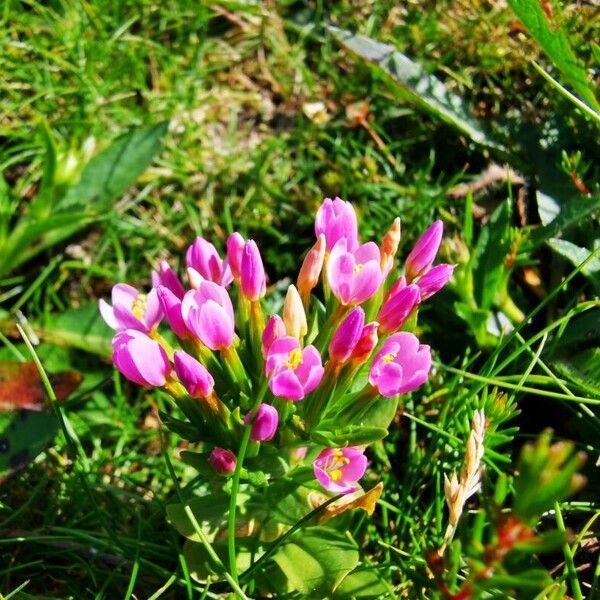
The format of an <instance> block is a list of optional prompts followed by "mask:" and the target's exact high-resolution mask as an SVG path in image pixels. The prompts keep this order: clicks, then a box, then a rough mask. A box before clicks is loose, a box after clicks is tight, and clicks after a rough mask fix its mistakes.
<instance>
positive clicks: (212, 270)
mask: <svg viewBox="0 0 600 600" xmlns="http://www.w3.org/2000/svg"><path fill="white" fill-rule="evenodd" d="M185 263H186V266H188V267H191V268H192V269H195V270H196V271H198V273H200V275H202V277H204V279H208V280H209V281H213V282H214V283H218V284H219V285H222V286H227V285H229V284H230V283H231V282H232V281H233V275H232V274H231V270H230V269H229V267H228V266H227V263H226V262H224V261H223V260H222V259H221V257H220V256H219V253H218V252H217V249H216V248H215V247H214V245H213V244H211V243H210V242H209V241H208V240H205V239H204V238H203V237H197V238H196V239H195V240H194V243H193V244H192V245H191V246H190V247H189V248H188V249H187V252H186V254H185Z"/></svg>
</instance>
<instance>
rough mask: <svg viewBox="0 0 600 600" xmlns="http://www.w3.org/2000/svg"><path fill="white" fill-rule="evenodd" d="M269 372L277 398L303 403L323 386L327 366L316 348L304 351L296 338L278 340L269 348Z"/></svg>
mask: <svg viewBox="0 0 600 600" xmlns="http://www.w3.org/2000/svg"><path fill="white" fill-rule="evenodd" d="M265 371H266V374H267V376H268V377H269V389H270V390H271V392H273V395H274V396H277V397H278V398H285V399H286V400H292V401H294V402H296V401H297V400H302V399H304V397H305V396H306V395H307V394H309V393H310V392H312V391H313V390H314V389H315V388H316V387H317V386H318V385H319V383H321V379H322V378H323V371H324V370H323V364H322V362H321V355H320V354H319V351H318V350H317V349H316V348H315V347H314V346H307V347H306V348H304V350H302V349H301V348H300V342H298V340H297V339H296V338H294V337H291V336H285V337H281V338H279V339H276V340H275V341H274V342H273V343H272V344H271V347H270V348H269V353H268V355H267V361H266V365H265Z"/></svg>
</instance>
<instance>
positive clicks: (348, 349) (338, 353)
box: [329, 306, 365, 363]
mask: <svg viewBox="0 0 600 600" xmlns="http://www.w3.org/2000/svg"><path fill="white" fill-rule="evenodd" d="M364 325H365V311H364V310H363V309H362V308H361V307H360V306H357V307H356V308H353V309H352V310H351V311H350V312H349V313H348V316H347V317H346V318H345V319H344V320H343V321H342V322H341V323H340V326H339V327H338V328H337V330H336V332H335V333H334V334H333V337H332V338H331V342H330V343H329V358H331V360H332V361H334V362H336V363H345V362H346V361H347V360H348V359H349V358H350V355H351V354H352V352H353V351H354V348H355V347H356V344H358V341H359V340H360V338H361V336H362V332H363V327H364Z"/></svg>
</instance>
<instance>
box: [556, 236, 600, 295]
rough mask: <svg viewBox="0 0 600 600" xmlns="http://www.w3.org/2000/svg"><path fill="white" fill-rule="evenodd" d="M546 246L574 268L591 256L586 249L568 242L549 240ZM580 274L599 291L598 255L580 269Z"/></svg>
mask: <svg viewBox="0 0 600 600" xmlns="http://www.w3.org/2000/svg"><path fill="white" fill-rule="evenodd" d="M548 246H550V248H552V250H554V251H555V252H556V253H557V254H560V256H562V257H563V258H566V259H567V260H568V261H569V262H570V263H571V264H572V265H573V266H575V267H578V266H579V265H580V264H581V263H582V262H584V261H585V260H587V259H588V258H589V257H590V255H591V254H592V252H591V251H590V250H588V249H587V248H581V247H580V246H577V245H575V244H573V243H572V242H569V241H568V240H562V239H559V238H550V239H549V240H548ZM581 272H582V273H583V274H584V275H585V276H586V277H589V278H590V280H591V281H592V283H593V284H594V285H595V286H596V287H597V288H599V289H600V254H598V253H597V254H596V256H595V257H594V258H592V259H591V260H590V262H588V264H587V265H586V266H585V267H584V268H583V269H581Z"/></svg>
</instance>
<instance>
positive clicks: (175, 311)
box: [156, 285, 189, 339]
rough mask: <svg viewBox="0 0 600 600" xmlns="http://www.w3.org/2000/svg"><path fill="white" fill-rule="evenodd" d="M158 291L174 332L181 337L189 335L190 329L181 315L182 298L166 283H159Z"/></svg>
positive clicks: (164, 311)
mask: <svg viewBox="0 0 600 600" xmlns="http://www.w3.org/2000/svg"><path fill="white" fill-rule="evenodd" d="M156 293H157V294H158V300H159V302H160V305H161V308H162V311H163V313H164V316H165V320H166V321H167V323H168V324H169V327H170V328H171V330H172V331H173V333H174V334H175V335H176V336H177V337H178V338H180V339H185V338H186V337H188V335H189V331H188V328H187V327H186V325H185V323H184V321H183V317H182V316H181V299H180V298H178V297H177V296H176V295H175V294H174V293H173V292H172V291H171V290H170V289H169V288H168V287H165V286H164V285H159V286H158V287H157V288H156Z"/></svg>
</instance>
